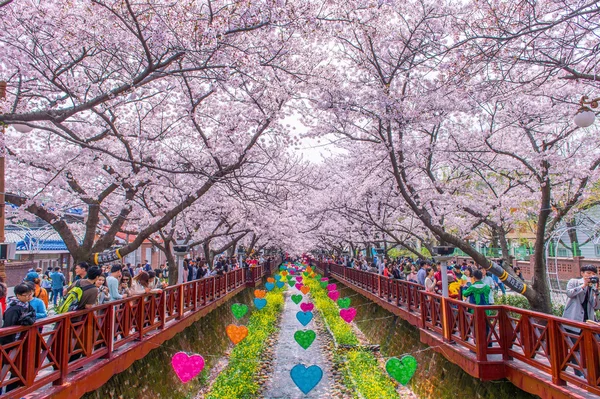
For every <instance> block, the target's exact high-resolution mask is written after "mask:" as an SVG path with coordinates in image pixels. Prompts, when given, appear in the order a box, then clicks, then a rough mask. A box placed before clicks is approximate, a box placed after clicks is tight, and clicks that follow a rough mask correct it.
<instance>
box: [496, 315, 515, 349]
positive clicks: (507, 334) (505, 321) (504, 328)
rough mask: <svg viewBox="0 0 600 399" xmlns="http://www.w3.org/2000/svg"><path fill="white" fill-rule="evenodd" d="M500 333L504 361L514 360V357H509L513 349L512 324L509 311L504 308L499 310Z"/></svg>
mask: <svg viewBox="0 0 600 399" xmlns="http://www.w3.org/2000/svg"><path fill="white" fill-rule="evenodd" d="M498 312H500V313H499V314H498V323H500V325H499V326H498V332H499V334H500V345H502V360H512V356H510V355H509V351H510V349H511V347H512V341H511V338H512V335H513V329H512V323H511V321H510V318H509V317H508V311H507V310H506V309H505V308H504V307H502V308H500V309H499V310H498Z"/></svg>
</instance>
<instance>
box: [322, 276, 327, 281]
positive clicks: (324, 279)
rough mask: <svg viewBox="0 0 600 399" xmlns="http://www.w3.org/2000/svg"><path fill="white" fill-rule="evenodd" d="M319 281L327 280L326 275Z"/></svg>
mask: <svg viewBox="0 0 600 399" xmlns="http://www.w3.org/2000/svg"><path fill="white" fill-rule="evenodd" d="M321 281H329V279H328V278H327V277H323V278H322V279H321Z"/></svg>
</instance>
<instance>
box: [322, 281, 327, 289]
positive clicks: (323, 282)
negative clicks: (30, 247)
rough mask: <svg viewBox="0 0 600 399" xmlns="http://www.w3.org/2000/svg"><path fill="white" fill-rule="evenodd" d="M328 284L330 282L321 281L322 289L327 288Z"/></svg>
mask: <svg viewBox="0 0 600 399" xmlns="http://www.w3.org/2000/svg"><path fill="white" fill-rule="evenodd" d="M328 284H329V281H321V287H322V288H327V285H328Z"/></svg>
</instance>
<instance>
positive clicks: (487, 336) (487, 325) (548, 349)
mask: <svg viewBox="0 0 600 399" xmlns="http://www.w3.org/2000/svg"><path fill="white" fill-rule="evenodd" d="M316 267H317V270H319V271H320V272H321V273H323V274H325V275H328V274H329V273H331V274H332V275H333V276H334V277H335V278H336V279H337V280H339V281H340V282H343V283H345V284H348V285H349V286H350V287H354V288H358V289H360V290H362V291H364V292H365V293H366V294H367V295H371V296H372V297H373V298H372V299H375V300H376V301H377V302H379V303H380V304H383V305H384V306H386V308H388V309H389V306H390V305H391V306H392V310H394V309H396V310H397V311H396V312H395V313H397V314H399V315H400V316H401V317H403V318H405V319H406V320H407V321H409V322H411V323H412V324H413V325H415V326H417V327H419V328H420V329H421V330H422V331H423V332H426V333H427V334H428V335H433V336H434V337H437V341H438V342H436V345H445V346H446V347H447V348H453V349H454V352H457V351H456V348H457V347H463V348H465V349H466V350H464V351H462V352H460V353H461V356H462V358H463V359H467V361H469V362H470V363H474V364H475V365H482V366H486V365H494V367H495V368H494V372H493V373H489V374H487V376H486V374H485V373H480V374H479V375H478V376H479V377H480V378H483V379H499V378H509V379H510V380H511V381H513V382H514V383H515V384H516V385H518V386H520V387H521V388H522V389H524V390H528V391H529V392H532V393H534V394H538V395H540V396H542V397H552V396H553V395H555V394H556V393H555V392H553V393H552V394H549V393H548V392H539V390H540V389H541V388H539V387H536V386H534V385H532V384H528V381H529V380H528V379H526V378H523V376H522V375H521V376H519V375H518V374H519V372H521V373H525V372H526V371H525V370H524V369H527V367H519V366H518V363H517V362H523V363H525V364H526V365H528V366H530V367H532V368H533V369H534V371H535V373H528V378H529V377H532V375H533V378H538V379H539V381H540V382H541V383H543V384H547V383H550V382H551V383H552V384H554V385H556V386H557V387H561V386H564V385H566V383H569V384H573V385H574V386H576V387H579V388H582V389H583V390H585V391H587V392H590V393H593V394H595V395H600V327H597V326H593V325H590V324H585V323H579V322H575V321H571V320H568V319H564V318H562V317H555V316H551V315H547V314H544V313H539V312H534V311H530V310H524V309H520V308H515V307H512V306H506V305H498V306H494V305H492V306H477V305H472V304H469V303H467V302H463V301H459V300H455V299H450V298H443V297H442V296H440V295H437V294H431V293H427V292H425V291H423V290H421V288H422V287H421V286H419V285H418V284H415V283H411V282H408V281H403V280H394V279H389V278H387V277H383V276H380V275H377V274H375V273H369V272H365V271H360V270H355V269H351V268H346V267H344V266H341V265H336V264H332V263H318V264H317V265H316ZM579 331H581V334H580V333H579ZM446 352H448V351H442V352H441V353H443V354H444V355H445V356H446V357H449V356H448V355H447V353H446ZM451 360H455V359H451ZM457 364H460V363H457ZM460 365H461V367H463V368H464V369H466V370H467V371H469V372H471V373H472V374H477V373H474V372H473V370H474V369H473V364H471V365H469V364H468V363H463V364H460ZM499 365H500V366H509V367H510V368H511V372H510V373H509V372H507V371H506V369H507V367H497V366H499ZM523 366H525V365H523ZM502 369H504V370H505V371H504V372H505V374H502V373H500V372H499V371H498V370H502ZM515 369H516V370H515ZM519 370H520V371H519ZM575 370H578V373H579V374H580V375H581V376H578V375H577V374H576V372H575ZM515 376H516V377H515ZM585 391H581V392H585Z"/></svg>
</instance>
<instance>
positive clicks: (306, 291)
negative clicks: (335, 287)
mask: <svg viewBox="0 0 600 399" xmlns="http://www.w3.org/2000/svg"><path fill="white" fill-rule="evenodd" d="M300 291H301V292H302V293H303V294H304V295H306V294H308V293H309V292H310V287H309V286H308V285H304V286H302V287H300Z"/></svg>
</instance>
